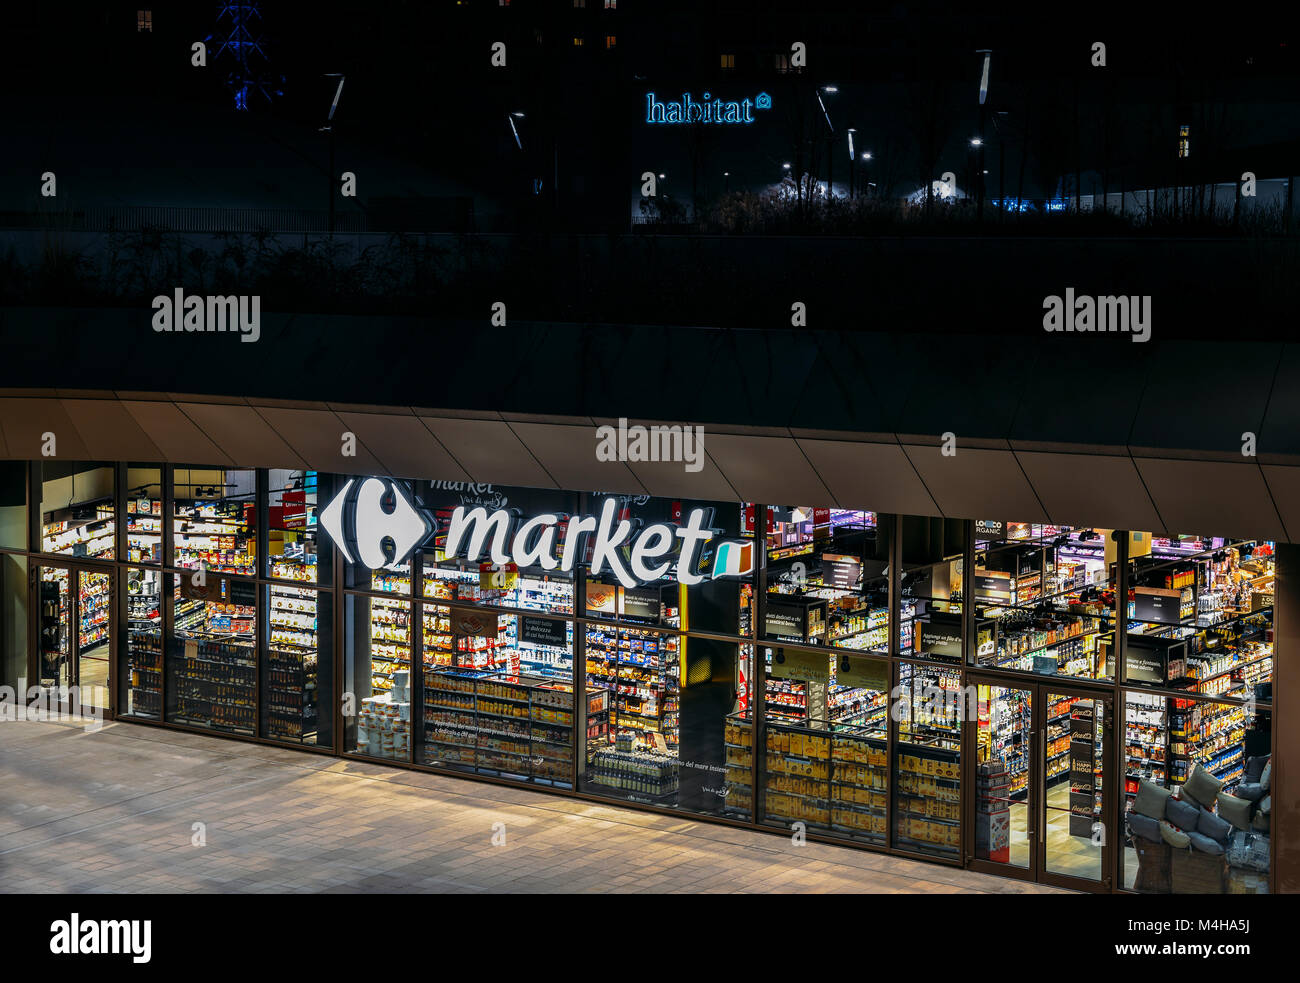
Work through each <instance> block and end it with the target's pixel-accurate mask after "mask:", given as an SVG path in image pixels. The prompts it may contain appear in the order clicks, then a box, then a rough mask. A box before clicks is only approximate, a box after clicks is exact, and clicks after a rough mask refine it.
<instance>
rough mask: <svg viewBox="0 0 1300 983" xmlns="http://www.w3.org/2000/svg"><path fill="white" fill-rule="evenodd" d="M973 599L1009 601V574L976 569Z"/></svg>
mask: <svg viewBox="0 0 1300 983" xmlns="http://www.w3.org/2000/svg"><path fill="white" fill-rule="evenodd" d="M975 600H977V601H1002V602H1010V600H1011V574H1009V573H998V572H990V571H987V570H976V571H975Z"/></svg>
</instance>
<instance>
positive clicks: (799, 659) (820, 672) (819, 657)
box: [769, 649, 831, 683]
mask: <svg viewBox="0 0 1300 983" xmlns="http://www.w3.org/2000/svg"><path fill="white" fill-rule="evenodd" d="M769 671H770V672H771V674H772V675H773V676H774V677H775V678H777V679H798V680H801V681H804V682H814V683H825V682H829V681H830V678H831V664H830V658H829V657H828V656H827V654H826V653H825V652H796V651H792V650H791V649H775V650H773V652H772V664H771V666H770V668H769Z"/></svg>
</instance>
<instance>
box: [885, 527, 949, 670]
mask: <svg viewBox="0 0 1300 983" xmlns="http://www.w3.org/2000/svg"><path fill="white" fill-rule="evenodd" d="M899 524H900V525H899V528H900V532H901V535H902V540H903V541H902V554H903V577H902V582H901V584H900V588H899V624H898V647H899V651H900V652H901V653H902V654H903V655H912V656H919V657H921V658H924V659H928V660H931V661H934V662H952V663H957V664H960V663H961V659H962V607H961V600H962V576H963V574H964V560H963V557H962V553H963V550H964V549H965V523H963V522H959V521H954V520H951V519H935V518H929V517H924V516H911V515H905V516H902V517H901V518H900V520H899Z"/></svg>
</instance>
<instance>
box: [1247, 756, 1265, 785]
mask: <svg viewBox="0 0 1300 983" xmlns="http://www.w3.org/2000/svg"><path fill="white" fill-rule="evenodd" d="M1266 764H1268V755H1267V754H1257V755H1255V756H1254V757H1253V758H1247V759H1246V769H1245V772H1246V774H1245V781H1247V782H1249V783H1250V784H1252V785H1255V784H1258V782H1259V777H1260V776H1261V775H1262V774H1264V766H1265V765H1266Z"/></svg>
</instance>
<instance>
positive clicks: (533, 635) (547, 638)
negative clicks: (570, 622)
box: [519, 615, 568, 648]
mask: <svg viewBox="0 0 1300 983" xmlns="http://www.w3.org/2000/svg"><path fill="white" fill-rule="evenodd" d="M567 634H568V633H567V631H566V630H565V624H564V622H563V621H552V620H551V619H550V618H530V617H528V616H527V615H523V616H521V617H520V618H519V641H521V642H528V643H530V644H532V645H550V646H552V647H555V648H563V647H564V646H565V645H567V644H568V637H567Z"/></svg>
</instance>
